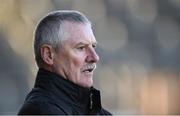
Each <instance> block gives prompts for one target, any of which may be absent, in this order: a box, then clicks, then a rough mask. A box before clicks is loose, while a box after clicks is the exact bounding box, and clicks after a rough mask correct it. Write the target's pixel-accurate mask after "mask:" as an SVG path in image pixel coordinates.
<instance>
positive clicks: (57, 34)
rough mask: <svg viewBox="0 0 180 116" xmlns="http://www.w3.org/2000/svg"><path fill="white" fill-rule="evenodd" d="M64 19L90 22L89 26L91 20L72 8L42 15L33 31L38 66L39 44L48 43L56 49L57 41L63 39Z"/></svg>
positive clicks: (39, 61) (39, 57)
mask: <svg viewBox="0 0 180 116" xmlns="http://www.w3.org/2000/svg"><path fill="white" fill-rule="evenodd" d="M65 21H68V22H73V23H82V24H90V26H91V22H90V21H89V20H88V19H87V18H86V16H85V15H83V14H82V13H80V12H78V11H73V10H61V11H53V12H51V13H49V14H48V15H47V16H45V17H43V18H42V19H41V20H40V21H39V23H38V25H37V27H36V30H35V33H34V53H35V60H36V63H37V65H38V67H40V66H41V64H42V58H41V53H40V48H41V46H42V45H43V44H49V45H51V46H52V47H53V48H54V49H56V48H57V47H58V45H60V44H59V43H60V42H61V41H62V40H64V39H65V36H64V33H66V32H64V30H63V23H64V22H65Z"/></svg>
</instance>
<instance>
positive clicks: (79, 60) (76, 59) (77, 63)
mask: <svg viewBox="0 0 180 116" xmlns="http://www.w3.org/2000/svg"><path fill="white" fill-rule="evenodd" d="M83 62H84V60H83V59H82V57H74V58H73V59H72V63H73V65H74V66H75V68H78V69H79V68H81V67H82V66H83Z"/></svg>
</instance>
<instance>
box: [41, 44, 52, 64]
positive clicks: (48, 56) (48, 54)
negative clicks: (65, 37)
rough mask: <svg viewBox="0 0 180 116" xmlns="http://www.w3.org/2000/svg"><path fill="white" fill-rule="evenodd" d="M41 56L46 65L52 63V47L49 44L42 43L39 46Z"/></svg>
mask: <svg viewBox="0 0 180 116" xmlns="http://www.w3.org/2000/svg"><path fill="white" fill-rule="evenodd" d="M40 50H41V58H42V60H43V61H44V63H46V64H48V65H53V55H54V53H53V48H52V46H50V45H47V44H44V45H42V47H41V49H40Z"/></svg>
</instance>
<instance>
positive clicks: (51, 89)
mask: <svg viewBox="0 0 180 116" xmlns="http://www.w3.org/2000/svg"><path fill="white" fill-rule="evenodd" d="M34 39H35V40H34V50H35V58H36V62H37V65H38V67H39V71H38V73H37V77H36V82H35V85H34V88H33V89H32V91H31V92H30V93H29V94H28V96H27V98H26V100H25V103H24V105H23V106H22V108H21V109H20V111H19V114H20V115H21V114H64V115H72V114H75V115H78V114H81V115H82V114H94V115H110V113H109V112H108V111H106V110H104V109H103V108H102V107H101V100H100V92H99V91H98V90H96V89H94V88H93V87H92V86H93V72H94V70H95V68H96V63H97V62H98V60H99V57H98V55H97V53H96V51H95V47H96V44H97V42H96V39H95V37H94V34H93V31H92V28H91V23H90V21H89V20H88V19H87V18H86V17H85V16H84V15H83V14H81V13H79V12H77V11H55V12H52V13H50V14H48V15H47V16H45V17H44V18H43V19H42V20H41V21H40V22H39V24H38V25H37V28H36V31H35V38H34Z"/></svg>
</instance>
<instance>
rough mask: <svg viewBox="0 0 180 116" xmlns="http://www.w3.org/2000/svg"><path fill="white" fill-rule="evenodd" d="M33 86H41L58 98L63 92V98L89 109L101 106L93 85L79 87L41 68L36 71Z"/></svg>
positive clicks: (97, 91) (96, 108) (97, 92)
mask: <svg viewBox="0 0 180 116" xmlns="http://www.w3.org/2000/svg"><path fill="white" fill-rule="evenodd" d="M35 87H41V88H43V89H45V90H47V91H48V92H51V93H53V94H54V95H55V96H57V97H58V98H62V96H63V95H62V94H64V95H65V96H66V97H67V98H66V97H63V99H68V100H69V99H70V100H71V101H72V102H73V103H75V105H77V104H78V105H80V106H79V107H89V109H90V110H99V109H100V108H101V100H100V91H99V90H96V89H95V88H93V87H91V88H84V87H81V86H79V85H76V84H74V83H73V82H71V81H69V80H66V79H64V78H63V77H62V76H61V75H58V74H56V73H52V72H50V71H47V70H45V69H42V68H40V69H39V71H38V74H37V78H36V82H35Z"/></svg>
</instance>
